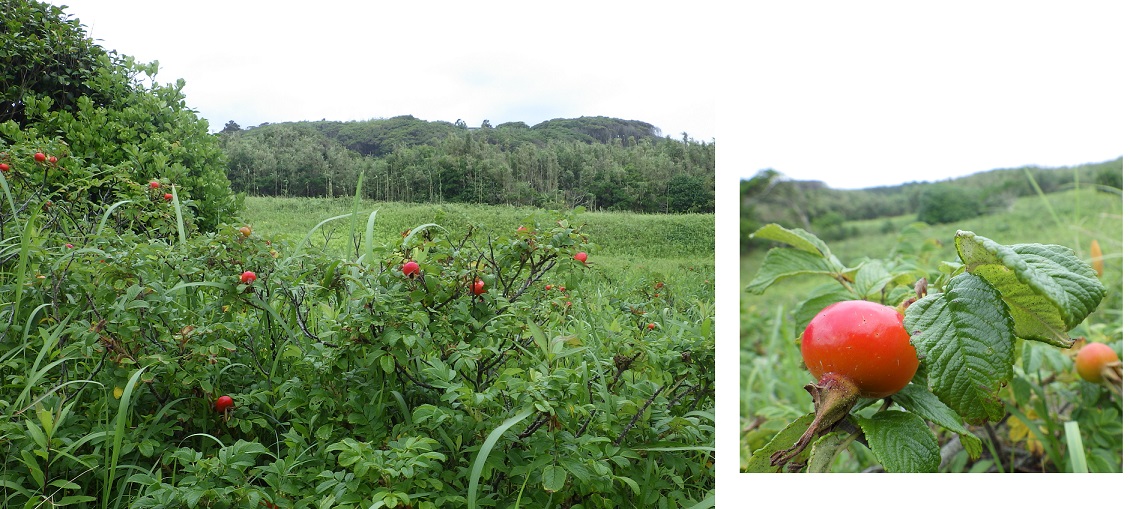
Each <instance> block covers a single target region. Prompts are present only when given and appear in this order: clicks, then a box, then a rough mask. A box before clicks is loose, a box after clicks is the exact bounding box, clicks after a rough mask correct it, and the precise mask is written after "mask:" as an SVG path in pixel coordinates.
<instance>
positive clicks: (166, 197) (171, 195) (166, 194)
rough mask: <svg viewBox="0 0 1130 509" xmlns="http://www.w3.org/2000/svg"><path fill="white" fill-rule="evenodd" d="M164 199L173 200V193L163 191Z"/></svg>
mask: <svg viewBox="0 0 1130 509" xmlns="http://www.w3.org/2000/svg"><path fill="white" fill-rule="evenodd" d="M165 201H173V193H165Z"/></svg>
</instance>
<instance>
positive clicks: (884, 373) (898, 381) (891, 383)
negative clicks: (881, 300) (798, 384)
mask: <svg viewBox="0 0 1130 509" xmlns="http://www.w3.org/2000/svg"><path fill="white" fill-rule="evenodd" d="M902 320H903V316H902V314H901V313H899V312H898V311H897V310H895V309H894V308H892V307H889V306H884V305H882V304H877V303H874V302H869V301H863V300H853V301H845V302H837V303H835V304H832V305H831V306H828V307H826V308H824V310H823V311H820V312H819V313H817V314H816V316H815V317H814V318H813V319H812V321H811V322H809V324H808V327H806V328H805V329H804V335H803V336H802V337H801V342H800V352H801V357H803V358H804V364H805V366H807V367H808V371H810V372H811V373H812V376H814V377H816V379H817V380H819V379H821V378H823V377H824V376H825V375H826V374H829V373H836V374H838V375H841V376H843V377H844V378H846V379H847V380H849V381H851V382H852V383H854V384H855V385H856V386H857V387H858V388H859V394H860V396H863V397H868V398H884V397H887V396H890V395H891V394H894V393H896V392H898V391H899V390H901V389H902V388H903V387H906V384H908V383H910V379H911V378H913V377H914V372H915V371H917V370H918V354H917V352H916V351H915V350H914V346H913V345H911V344H910V335H909V334H907V333H906V330H905V329H904V328H903V326H902Z"/></svg>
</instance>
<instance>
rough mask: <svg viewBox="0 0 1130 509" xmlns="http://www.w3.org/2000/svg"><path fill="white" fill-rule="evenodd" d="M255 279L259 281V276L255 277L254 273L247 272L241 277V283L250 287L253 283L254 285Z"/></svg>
mask: <svg viewBox="0 0 1130 509" xmlns="http://www.w3.org/2000/svg"><path fill="white" fill-rule="evenodd" d="M255 279H257V276H256V275H255V273H254V272H251V271H250V270H249V271H245V272H244V273H243V274H240V275H239V282H240V283H243V284H245V285H249V284H251V283H254V282H255Z"/></svg>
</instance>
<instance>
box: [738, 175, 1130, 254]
mask: <svg viewBox="0 0 1130 509" xmlns="http://www.w3.org/2000/svg"><path fill="white" fill-rule="evenodd" d="M1077 183H1078V184H1079V185H1080V186H1084V187H1093V188H1095V189H1098V190H1100V191H1118V192H1120V190H1121V189H1122V158H1121V157H1119V158H1118V159H1114V160H1112V161H1106V162H1102V163H1093V164H1083V165H1079V166H1076V167H1065V168H1038V167H1025V168H1013V169H999V170H992V171H986V172H981V173H976V174H973V175H969V176H966V177H961V178H956V179H950V180H946V181H942V182H935V183H927V182H910V183H907V184H902V185H898V186H886V187H876V188H870V189H855V190H842V189H831V188H829V187H828V186H827V185H826V184H824V183H823V182H819V181H798V180H791V179H789V178H788V177H786V176H785V175H783V174H781V173H780V172H777V171H775V170H772V169H766V170H762V171H760V172H759V173H758V174H757V175H755V176H753V177H752V178H749V179H744V180H742V182H741V188H740V192H741V203H740V210H741V245H742V249H743V250H747V249H750V248H752V247H754V246H755V245H757V241H755V240H754V239H750V238H749V234H750V233H753V232H754V231H757V229H758V228H760V227H761V226H762V225H765V224H770V223H777V224H781V225H785V226H786V227H789V228H804V229H806V230H809V231H812V232H813V233H816V234H817V235H820V236H821V238H824V239H827V240H837V239H842V238H845V237H847V236H848V235H852V234H853V232H854V231H853V229H852V227H851V226H850V225H849V224H848V222H849V221H856V220H869V219H878V218H892V217H897V216H903V215H907V214H914V215H916V216H917V219H918V220H920V221H923V222H925V223H928V224H940V223H949V222H954V221H959V220H962V219H968V218H971V217H976V216H978V215H981V214H985V213H989V212H994V211H999V210H1005V209H1007V208H1008V207H1010V206H1011V205H1012V203H1013V202H1014V201H1015V200H1016V199H1017V198H1020V197H1023V196H1031V195H1035V194H1037V193H1050V192H1056V191H1059V190H1066V189H1074V188H1075V186H1076V184H1077ZM894 231H895V230H894V226H893V225H892V226H891V227H890V230H889V231H888V233H893V232H894Z"/></svg>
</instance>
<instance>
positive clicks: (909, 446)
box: [748, 225, 1106, 471]
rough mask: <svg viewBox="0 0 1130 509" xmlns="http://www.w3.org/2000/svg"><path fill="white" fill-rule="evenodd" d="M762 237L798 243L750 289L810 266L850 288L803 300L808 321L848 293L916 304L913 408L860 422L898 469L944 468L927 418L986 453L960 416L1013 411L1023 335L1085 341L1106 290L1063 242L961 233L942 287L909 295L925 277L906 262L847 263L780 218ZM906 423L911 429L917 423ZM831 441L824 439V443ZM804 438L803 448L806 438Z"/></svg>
mask: <svg viewBox="0 0 1130 509" xmlns="http://www.w3.org/2000/svg"><path fill="white" fill-rule="evenodd" d="M756 235H757V236H759V237H763V238H766V239H770V240H773V241H776V242H780V243H784V244H787V245H788V246H790V247H788V248H775V249H773V250H771V251H770V252H769V254H768V255H767V256H766V261H765V263H763V264H762V266H761V269H760V270H759V272H758V274H757V275H756V276H755V278H754V280H753V281H752V282H751V283H750V285H749V287H748V289H749V290H751V291H753V292H755V293H762V292H764V291H765V290H767V289H768V288H769V286H770V285H772V284H774V283H775V282H777V281H779V280H781V279H783V278H787V277H792V276H795V275H801V274H816V275H824V276H828V277H831V278H833V279H834V280H835V281H837V282H839V283H840V286H841V287H842V288H840V289H832V290H830V291H829V290H825V291H823V292H821V293H818V294H816V295H814V296H812V297H811V298H810V299H809V301H808V303H802V304H801V305H800V306H799V308H798V309H800V310H805V309H807V310H808V311H798V315H799V316H800V317H798V323H797V329H798V330H799V329H800V328H802V327H803V326H804V319H805V318H810V317H811V316H812V315H811V310H812V309H815V308H817V307H820V306H824V305H825V304H826V303H828V302H829V301H836V300H838V299H842V296H843V295H845V294H844V292H843V290H846V294H847V295H848V296H849V298H857V299H858V298H867V297H873V298H874V297H878V298H879V299H878V300H879V301H880V302H883V303H886V304H892V305H897V304H899V303H901V306H900V307H903V308H905V309H906V318H905V321H904V326H905V328H906V330H907V332H908V333H909V335H910V337H911V343H912V344H913V345H914V347H915V349H916V350H917V351H918V356H919V359H920V360H921V365H920V368H919V373H918V374H917V375H916V377H915V378H916V380H915V383H912V384H911V385H909V386H907V387H906V388H905V389H903V391H901V392H899V393H896V394H895V395H894V397H893V402H896V403H898V404H899V405H900V406H901V407H902V408H903V409H904V410H906V411H907V412H897V413H893V414H892V413H890V411H884V410H880V411H879V412H878V413H875V414H872V415H871V416H869V417H860V418H858V419H857V420H858V421H859V423H860V424H859V426H860V429H861V432H862V434H863V435H864V436H866V437H867V439H868V444H869V446H870V447H871V448H872V450H873V451H874V452H875V454H876V456H877V457H878V459H879V461H880V462H882V464H883V465H884V466H885V467H886V468H887V469H889V470H893V471H907V470H909V471H922V470H927V471H934V470H936V469H938V468H939V466H940V463H939V461H940V456H939V454H938V452H937V440H936V439H934V438H932V437H933V435H932V434H931V432H929V429H928V428H925V427H924V426H923V425H924V423H923V419H925V420H930V421H933V422H935V423H937V424H939V425H941V426H942V427H943V428H946V429H948V430H950V431H954V432H957V433H958V434H959V435H960V441H961V443H962V445H963V446H964V448H965V449H966V451H967V452H968V454H969V455H970V456H974V455H975V454H979V453H980V451H981V447H980V444H979V443H978V442H977V440H976V439H975V438H973V436H972V435H971V434H969V433H968V432H965V431H964V430H963V429H962V428H961V427H960V426H959V423H958V420H957V419H955V417H958V416H960V418H961V419H964V420H965V421H966V422H968V423H972V424H981V423H984V422H986V421H999V420H1000V419H1002V418H1003V417H1004V415H1005V405H1004V403H1003V401H1002V400H1001V399H1000V397H999V396H998V392H999V391H1000V389H1001V388H1003V387H1005V386H1007V385H1008V382H1010V381H1011V380H1012V378H1013V367H1012V365H1013V361H1014V351H1016V350H1017V349H1018V348H1021V346H1022V345H1023V342H1021V341H1020V340H1021V339H1029V340H1036V341H1041V342H1044V343H1048V344H1052V345H1055V346H1059V347H1063V348H1066V347H1070V346H1071V345H1072V343H1073V342H1074V341H1073V340H1071V339H1070V338H1069V332H1070V330H1071V329H1073V328H1074V327H1076V326H1077V325H1079V324H1080V323H1081V322H1082V321H1083V319H1084V318H1086V317H1087V316H1088V315H1090V314H1091V313H1092V312H1093V311H1094V310H1095V309H1096V308H1097V307H1098V306H1099V303H1100V301H1101V300H1102V298H1103V296H1104V295H1105V294H1106V290H1105V288H1104V287H1103V286H1102V284H1101V283H1100V282H1099V281H1098V279H1097V278H1096V275H1095V271H1094V270H1093V269H1092V268H1091V267H1090V266H1089V265H1088V264H1086V263H1084V262H1083V261H1081V260H1079V259H1078V258H1077V257H1076V255H1075V254H1074V253H1073V252H1072V251H1071V250H1069V249H1067V248H1064V247H1062V246H1056V245H1041V244H1016V245H1011V246H1004V245H1000V244H997V243H995V242H993V241H991V240H989V239H986V238H984V237H979V236H977V235H974V234H972V233H971V232H963V231H958V232H957V234H956V235H955V243H956V247H957V252H958V254H959V255H960V257H961V260H962V262H964V265H956V264H954V265H953V266H949V267H948V271H947V272H944V273H943V274H942V276H941V277H940V278H939V279H938V280H937V281H935V283H934V287H935V289H936V290H937V291H936V292H935V293H930V294H927V288H926V286H927V285H926V283H927V280H926V279H925V278H923V279H921V281H920V282H919V283H918V285H919V288H917V289H916V290H915V292H914V293H912V294H909V295H908V294H907V293H906V292H899V291H897V288H898V287H899V286H900V285H904V284H909V282H910V281H913V280H914V278H915V271H914V270H913V269H911V268H910V267H907V266H904V265H900V263H898V261H894V263H891V264H882V263H878V262H875V261H868V262H864V263H862V264H860V265H857V266H854V267H845V266H844V265H843V264H841V263H840V262H839V260H838V259H837V258H836V257H835V256H833V255H832V254H831V252H830V251H829V250H828V247H827V245H826V244H824V242H823V241H822V240H820V239H819V238H817V237H816V236H814V235H812V234H811V233H808V232H806V231H804V230H799V229H791V230H790V229H785V228H783V227H781V226H779V225H769V226H766V227H763V228H762V229H760V230H759V231H758V232H757V233H756ZM915 294H917V297H915ZM809 303H815V304H811V305H810V304H809ZM927 383H928V388H929V389H928V390H926V387H927V385H926V384H927ZM810 391H811V390H810ZM813 394H814V396H813V397H814V399H815V398H816V394H815V392H814V393H813ZM889 404H890V402H888V403H887V404H885V405H884V407H883V408H884V409H886V407H887V405H889ZM818 406H819V405H818ZM863 406H866V405H863ZM817 410H818V412H819V408H818V409H817ZM1014 415H1015V412H1014ZM876 416H882V418H881V419H877V418H876ZM896 417H897V418H896ZM911 421H913V422H914V424H911ZM832 424H833V423H826V425H825V426H831V425H832ZM900 426H901V427H905V426H911V427H913V428H914V431H912V430H911V429H910V428H905V429H903V428H899V427H900ZM895 428H899V429H897V430H896V429H895ZM790 429H791V428H790ZM922 430H925V431H926V435H922V433H921V432H920V431H922ZM853 436H854V435H851V434H848V435H847V436H844V437H842V440H840V441H839V442H841V443H844V444H846V443H847V442H849V441H851V440H852V439H853ZM923 436H924V437H925V438H922V437H923ZM892 437H897V438H892ZM916 437H918V438H916ZM829 440H831V439H827V437H825V440H822V443H823V446H824V447H828V446H829V443H828V442H829ZM892 441H893V442H894V443H892ZM779 445H780V444H778V446H779ZM797 447H803V446H802V445H801V444H799V443H798V445H797ZM759 454H762V453H755V454H754V456H753V458H754V459H756V458H758V457H760V456H759ZM807 454H811V455H812V457H813V459H818V461H819V464H821V465H826V464H827V458H824V457H823V456H817V451H812V452H810V453H807ZM923 461H925V462H926V463H923ZM927 463H928V464H927ZM762 467H764V465H762ZM765 470H770V469H765Z"/></svg>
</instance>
